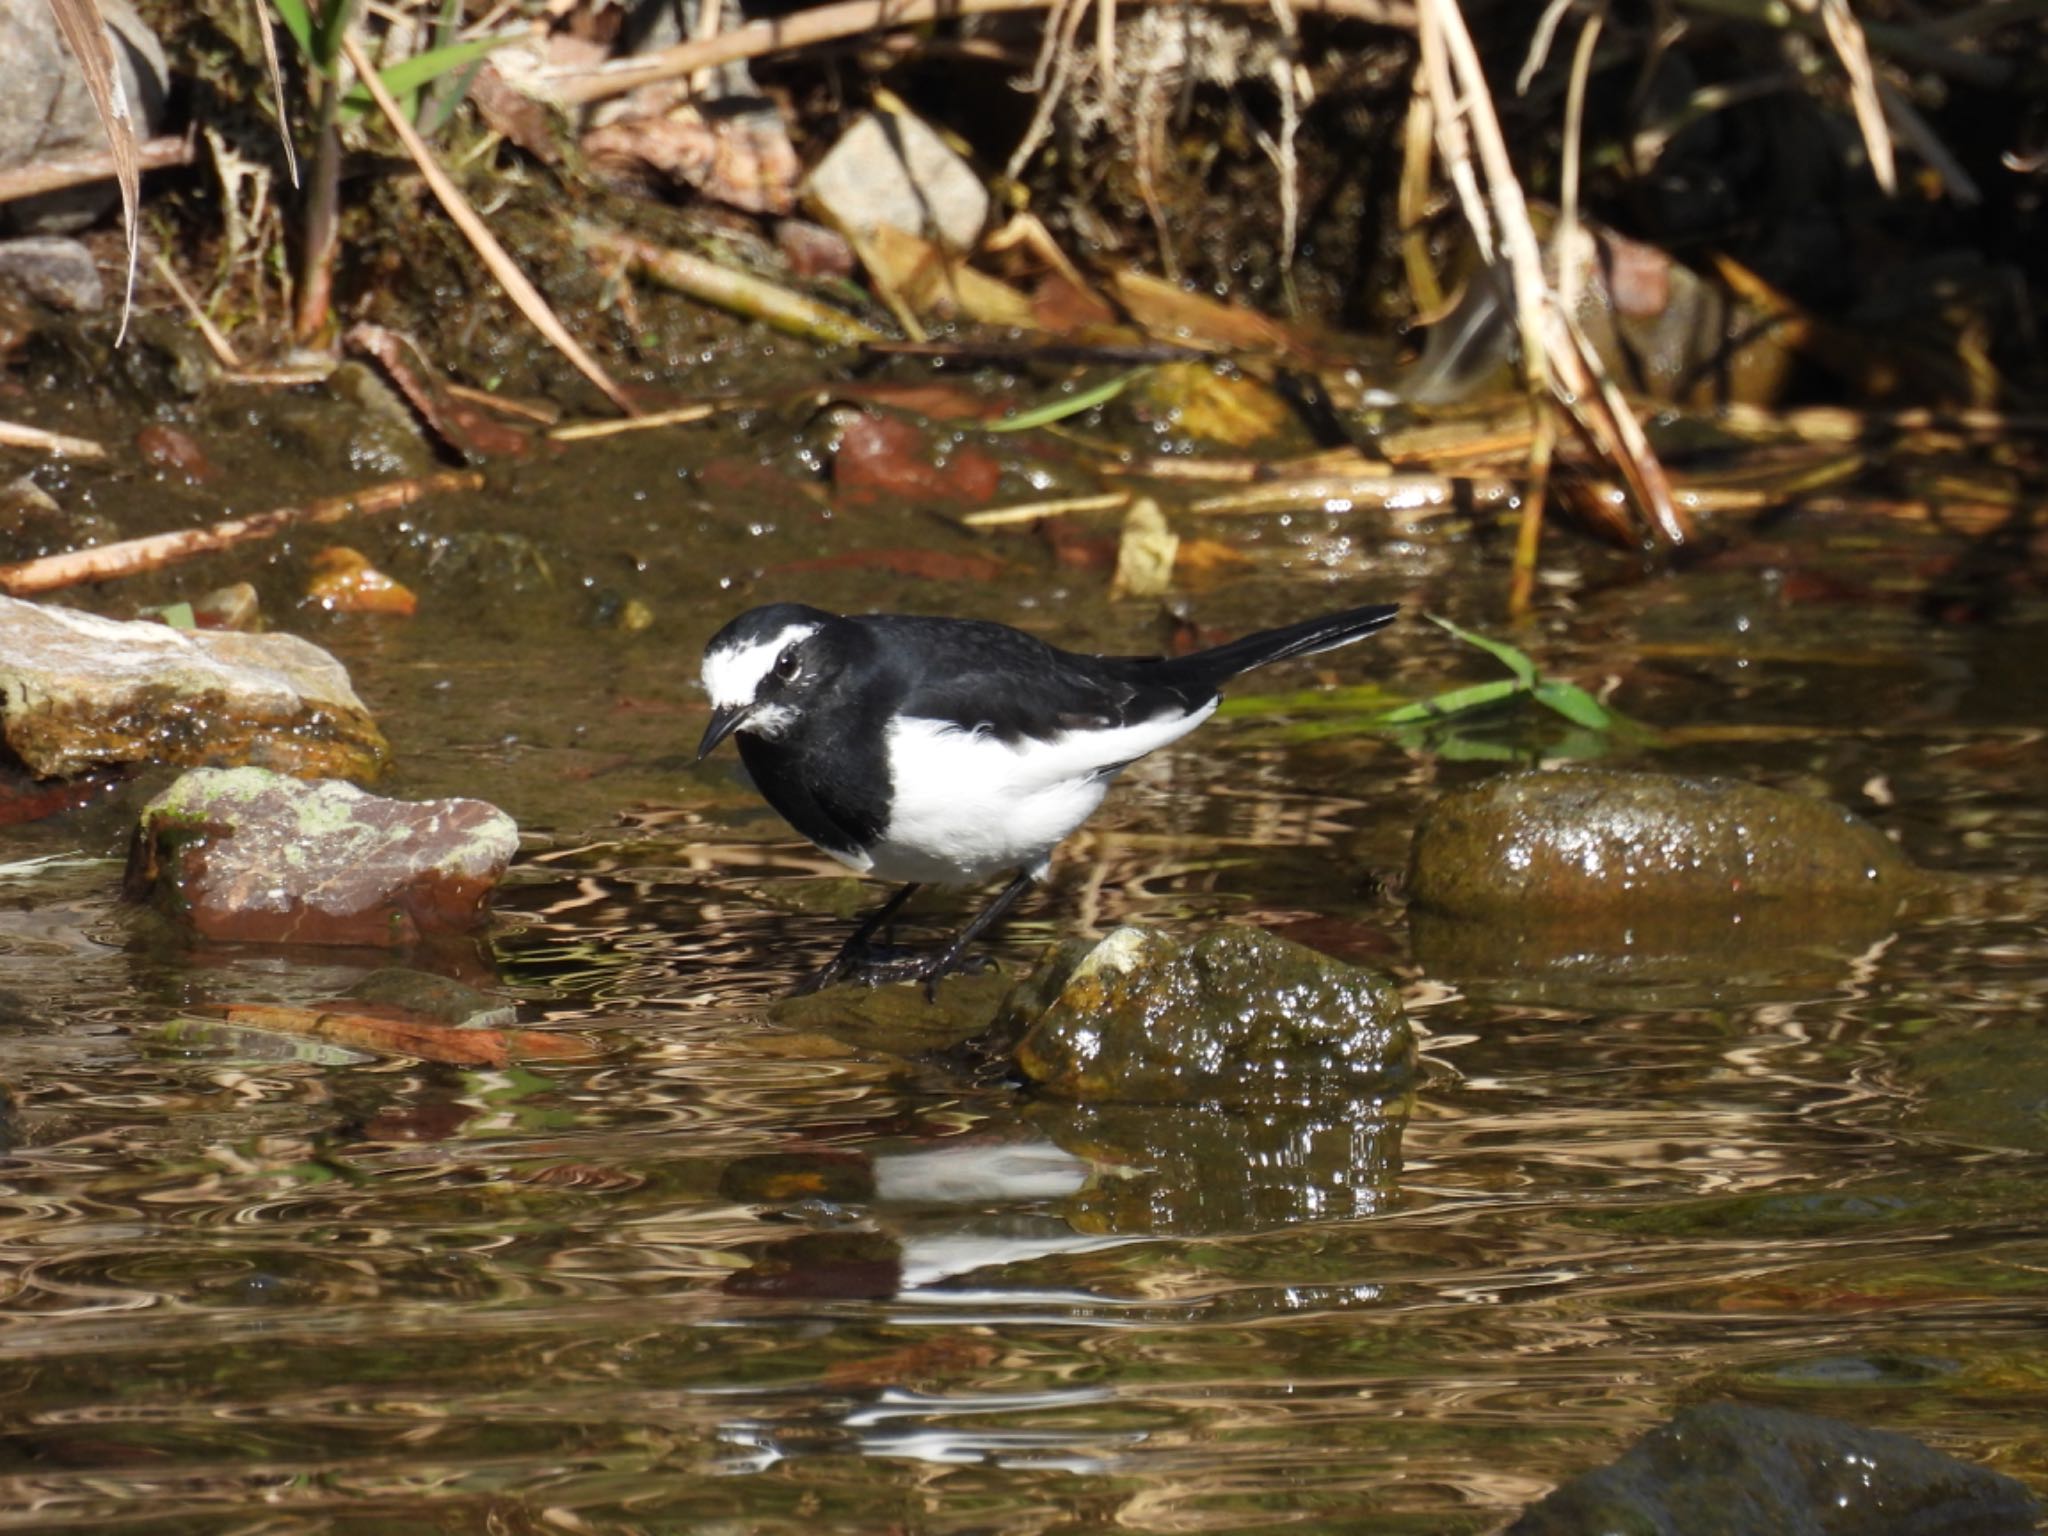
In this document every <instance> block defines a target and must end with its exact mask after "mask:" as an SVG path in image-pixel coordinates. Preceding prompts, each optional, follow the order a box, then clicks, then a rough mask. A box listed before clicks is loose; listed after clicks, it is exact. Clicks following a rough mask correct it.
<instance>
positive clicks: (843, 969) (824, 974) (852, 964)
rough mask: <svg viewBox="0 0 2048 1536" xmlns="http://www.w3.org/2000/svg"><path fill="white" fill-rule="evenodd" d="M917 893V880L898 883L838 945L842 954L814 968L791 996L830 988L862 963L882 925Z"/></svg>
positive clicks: (800, 995)
mask: <svg viewBox="0 0 2048 1536" xmlns="http://www.w3.org/2000/svg"><path fill="white" fill-rule="evenodd" d="M916 892H917V882H916V881H915V880H913V881H911V882H910V883H909V884H908V885H904V886H899V887H898V888H897V889H896V890H895V891H894V892H893V893H891V895H890V897H889V899H888V900H887V901H885V902H883V903H882V904H881V905H880V906H879V907H877V908H875V910H874V911H872V912H870V913H869V914H868V915H867V916H866V917H864V918H862V919H861V920H860V922H859V923H858V924H857V925H856V926H855V928H854V930H853V932H852V933H851V934H849V935H847V939H846V942H845V943H844V944H842V945H840V946H839V953H838V954H836V955H834V956H833V957H832V958H831V959H830V960H828V961H826V962H825V964H824V965H823V966H822V967H821V968H820V969H818V970H816V971H813V972H812V973H811V974H810V975H809V976H806V977H805V978H804V979H803V980H802V981H800V982H798V983H797V987H796V990H795V991H794V992H792V993H791V994H790V996H792V997H802V996H804V995H805V994H807V993H811V992H816V991H818V990H819V989H820V988H823V987H829V986H830V985H832V983H833V982H835V981H837V980H839V979H840V978H841V977H842V976H844V975H846V973H847V972H848V971H851V970H854V969H855V968H856V967H858V966H859V965H860V963H861V957H862V956H863V955H864V954H865V953H866V951H867V947H868V940H869V939H872V938H873V937H874V936H875V934H876V933H877V932H879V931H880V930H881V928H882V925H883V924H885V923H887V922H888V921H889V919H890V918H892V917H894V916H895V915H896V914H897V912H899V911H900V910H901V909H902V907H903V903H905V902H906V901H908V900H910V898H911V897H912V896H913V895H915V894H916Z"/></svg>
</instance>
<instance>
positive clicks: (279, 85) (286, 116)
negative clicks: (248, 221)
mask: <svg viewBox="0 0 2048 1536" xmlns="http://www.w3.org/2000/svg"><path fill="white" fill-rule="evenodd" d="M249 9H250V10H251V11H253V12H254V13H255V17H256V36H257V37H258V38H259V39H260V40H261V41H262V43H263V72H264V73H265V74H267V75H268V76H269V77H270V100H271V104H272V105H273V106H274V107H275V108H276V109H277V140H278V143H280V144H282V145H283V146H284V168H285V172H286V174H287V175H289V176H290V177H291V179H292V185H293V186H295V187H296V186H297V185H298V184H299V152H298V151H297V150H296V149H294V148H293V147H292V119H291V113H290V112H289V111H288V110H287V109H286V107H285V100H284V68H283V66H282V65H280V64H279V63H278V61H277V26H276V24H275V23H274V22H273V20H272V19H271V14H270V5H269V0H250V4H249Z"/></svg>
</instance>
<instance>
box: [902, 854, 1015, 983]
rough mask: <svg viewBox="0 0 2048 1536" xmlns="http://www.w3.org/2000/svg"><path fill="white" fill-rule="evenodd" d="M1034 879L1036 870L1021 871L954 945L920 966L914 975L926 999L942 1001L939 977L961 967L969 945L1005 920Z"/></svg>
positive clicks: (965, 929)
mask: <svg viewBox="0 0 2048 1536" xmlns="http://www.w3.org/2000/svg"><path fill="white" fill-rule="evenodd" d="M1032 878H1033V877H1032V871H1030V870H1028V869H1027V870H1021V871H1019V873H1018V875H1017V878H1016V879H1014V880H1012V881H1011V882H1010V883H1009V884H1008V885H1006V886H1004V887H1003V889H1002V892H1001V893H1000V894H999V895H998V896H997V897H996V899H995V900H994V901H992V902H990V903H989V904H988V905H987V906H986V907H985V908H983V909H982V911H981V913H980V914H979V915H978V916H977V917H975V919H974V920H973V921H972V922H970V923H969V924H968V925H967V926H966V927H965V928H962V929H961V930H960V932H959V934H958V935H957V936H956V937H955V938H954V940H953V942H952V943H951V944H948V945H947V946H946V947H945V949H944V950H943V951H941V952H940V953H939V954H938V955H937V956H936V957H935V958H933V959H929V960H927V961H925V962H924V963H923V964H922V965H920V966H919V967H918V969H917V971H916V972H915V973H914V974H915V976H916V978H917V979H918V980H919V981H922V982H923V983H924V1000H925V1001H926V1002H928V1003H931V1002H936V1001H938V994H939V978H940V977H941V976H945V975H949V974H950V973H952V972H953V971H956V970H958V969H959V968H960V963H961V961H962V960H963V959H964V958H965V957H966V954H967V946H968V945H970V944H972V943H973V942H974V941H975V940H976V939H977V938H979V937H980V936H981V935H982V934H984V933H986V932H987V931H988V930H989V928H991V927H992V926H994V924H995V923H997V922H998V921H1000V920H1001V918H1002V916H1003V914H1004V913H1005V912H1008V911H1009V910H1010V908H1012V907H1014V906H1015V905H1016V904H1017V898H1018V897H1019V896H1022V895H1023V894H1024V893H1025V892H1026V891H1027V890H1029V889H1030V888H1031V881H1032Z"/></svg>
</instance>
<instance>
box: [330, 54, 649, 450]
mask: <svg viewBox="0 0 2048 1536" xmlns="http://www.w3.org/2000/svg"><path fill="white" fill-rule="evenodd" d="M341 48H342V52H343V53H345V54H347V55H348V61H349V63H350V64H352V65H354V66H355V71H356V75H357V77H358V78H359V79H360V80H361V81H362V83H363V87H364V89H366V90H367V91H368V92H369V93H370V95H371V97H372V98H373V99H374V100H375V101H376V103H377V109H378V110H379V111H380V112H382V113H383V114H384V120H385V121H386V122H387V123H389V124H390V125H391V131H392V132H393V133H395V134H397V135H398V140H399V142H400V143H401V144H403V145H404V146H405V152H406V153H407V154H408V155H410V156H412V162H413V164H414V165H416V166H418V167H419V172H420V175H422V176H424V177H425V178H426V182H427V186H428V187H429V188H431V189H432V191H433V194H434V196H435V197H436V198H438V199H439V200H440V203H441V206H442V207H443V208H444V209H446V210H447V213H448V217H449V218H451V219H453V220H454V221H455V226H456V228H458V229H460V230H461V231H462V233H463V236H464V238H466V239H467V240H468V241H469V244H470V248H471V249H472V250H474V251H475V252H476V253H477V255H478V256H479V257H481V258H482V259H483V263H484V265H485V266H486V267H488V268H490V271H491V275H492V276H493V277H495V278H496V279H497V280H498V283H499V285H500V286H501V287H503V288H504V290H505V293H506V296H507V297H509V298H510V299H511V300H512V302H513V303H514V304H516V305H517V306H518V307H519V312H520V313H521V314H523V315H525V316H526V318H527V319H528V320H529V321H530V322H532V324H533V328H534V329H535V330H537V331H539V332H540V333H541V335H542V336H544V337H546V338H547V340H548V342H549V343H550V344H551V345H552V346H553V347H554V348H555V350H556V351H558V352H560V353H561V354H562V356H564V357H566V358H567V359H568V360H569V361H570V362H571V363H573V364H574V365H575V367H576V370H577V372H579V373H581V374H582V375H583V376H584V377H585V378H586V379H588V380H590V382H591V383H593V384H595V385H596V386H597V387H598V388H599V389H600V390H602V391H604V394H605V397H606V398H607V399H609V400H610V401H611V402H612V404H614V405H616V406H617V407H618V408H619V409H620V410H621V411H623V412H625V414H626V415H628V416H632V415H635V414H637V413H636V412H635V410H634V407H633V402H632V401H631V400H629V399H627V398H626V392H625V391H624V390H622V389H620V388H619V386H618V385H617V384H616V383H614V382H613V381H612V377H611V375H610V374H608V373H606V372H605V371H604V367H603V365H602V364H600V363H599V362H598V360H597V359H596V358H594V357H592V356H591V355H590V354H589V353H588V352H586V351H584V350H583V346H582V344H581V343H580V342H578V341H577V340H576V338H575V337H574V336H571V335H570V334H569V330H568V327H567V326H565V325H563V324H562V322H561V320H560V319H559V318H558V317H557V316H556V314H555V312H554V310H553V309H551V308H550V307H549V306H548V301H547V300H546V299H544V298H542V297H541V293H540V290H539V289H538V288H536V287H534V286H533V284H532V282H531V281H529V280H528V278H527V276H526V274H525V273H524V272H522V271H520V270H519V264H518V263H517V262H515V261H514V260H513V259H512V257H511V254H510V253H509V252H508V251H507V250H506V249H505V247H504V246H502V245H500V244H499V243H498V237H497V236H496V235H494V234H492V233H491V230H490V226H489V225H487V224H486V223H484V221H483V219H482V218H481V217H480V216H479V215H478V213H477V211H476V210H475V209H474V208H472V207H470V205H469V200H468V199H467V198H465V197H464V196H463V195H462V192H461V189H460V188H458V187H457V186H456V185H455V183H454V182H453V181H452V180H451V179H450V178H449V176H448V173H447V172H446V171H444V170H442V169H441V163H440V162H439V161H438V160H436V159H435V158H434V152H433V151H432V150H431V149H429V148H428V147H427V143H426V140H424V139H422V138H421V137H420V136H419V133H418V132H417V130H415V129H414V128H413V125H412V123H411V121H410V120H408V119H407V117H406V115H405V113H404V111H402V110H401V109H400V107H399V105H398V103H397V101H395V100H394V99H393V98H392V95H391V92H390V91H389V90H388V89H387V88H386V87H385V84H384V82H383V81H382V80H380V79H379V78H378V77H377V70H376V67H375V66H374V65H373V64H371V63H370V61H369V59H368V57H367V56H365V54H364V53H363V46H362V44H361V43H360V42H358V41H357V40H356V36H355V33H354V31H353V30H349V31H344V32H343V33H342V37H341Z"/></svg>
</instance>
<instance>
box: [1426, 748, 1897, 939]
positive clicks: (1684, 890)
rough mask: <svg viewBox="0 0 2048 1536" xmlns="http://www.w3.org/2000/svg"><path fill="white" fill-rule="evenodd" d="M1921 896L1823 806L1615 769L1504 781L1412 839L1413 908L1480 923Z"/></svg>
mask: <svg viewBox="0 0 2048 1536" xmlns="http://www.w3.org/2000/svg"><path fill="white" fill-rule="evenodd" d="M1917 883H1918V877H1917V875H1916V873H1915V872H1914V870H1913V868H1912V866H1911V865H1909V864H1908V863H1907V862H1906V861H1905V859H1904V858H1903V857H1901V855H1900V853H1899V851H1898V849H1896V848H1894V847H1893V846H1892V844H1891V841H1890V839H1888V838H1887V837H1886V836H1885V835H1884V834H1883V833H1882V832H1880V831H1878V829H1877V828H1876V827H1873V826H1872V825H1871V824H1870V823H1869V822H1867V821H1864V820H1862V819H1860V818H1859V817H1856V816H1853V815H1851V814H1850V813H1849V812H1847V811H1845V810H1843V809H1842V808H1841V807H1839V806H1835V805H1830V804H1828V803H1827V802H1826V801H1824V800H1812V799H1808V798H1807V797H1806V796H1804V795H1793V794H1787V793H1785V792H1784V791H1782V790H1775V789H1765V788H1763V787H1762V786H1760V785H1756V784H1745V783H1742V782H1741V781H1739V780H1735V779H1716V778H1686V777H1680V776H1677V775H1672V774H1659V773H1629V772H1624V771H1621V770H1618V769H1612V768H1570V769H1563V770H1558V771H1539V772H1530V773H1510V774H1503V775H1502V776H1500V777H1499V778H1494V779H1488V780H1486V781H1485V782H1484V783H1482V784H1477V785H1474V786H1473V787H1472V788H1470V789H1463V790H1457V791H1454V792H1453V793H1451V794H1448V795H1445V796H1443V797H1442V798H1441V799H1440V800H1438V801H1437V802H1436V803H1435V804H1434V805H1432V806H1431V807H1430V808H1429V811H1428V813H1427V814H1426V815H1425V816H1424V817H1423V819H1422V825H1421V826H1420V827H1419V828H1417V830H1416V833H1415V843H1414V849H1413V852H1412V855H1411V858H1410V862H1409V874H1408V890H1409V895H1410V896H1411V897H1412V898H1413V900H1414V901H1415V903H1416V904H1417V905H1418V906H1422V907H1426V908H1428V909H1430V910H1431V911H1434V912H1442V913H1446V914H1448V915H1451V916H1456V917H1468V918H1480V919H1486V918H1496V917H1516V916H1522V915H1526V914H1528V913H1530V912H1541V913H1543V914H1545V915H1555V914H1558V913H1560V912H1567V911H1576V912H1586V911H1599V910H1603V909H1606V908H1609V907H1614V906H1618V905H1623V904H1625V905H1627V906H1629V907H1630V908H1633V909H1637V910H1641V909H1644V908H1650V907H1658V906H1669V905H1671V904H1673V903H1680V902H1683V903H1688V904H1693V905H1715V906H1724V905H1727V904H1729V903H1731V902H1742V903H1755V904H1759V905H1761V904H1764V903H1772V902H1783V901H1813V900H1824V901H1825V900H1839V899H1842V898H1852V899H1855V900H1858V901H1870V902H1873V903H1896V902H1897V901H1899V900H1900V899H1901V898H1902V897H1904V896H1905V895H1907V894H1909V893H1910V891H1911V890H1912V889H1913V888H1914V887H1915V886H1916V884H1917Z"/></svg>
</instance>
